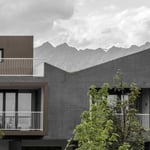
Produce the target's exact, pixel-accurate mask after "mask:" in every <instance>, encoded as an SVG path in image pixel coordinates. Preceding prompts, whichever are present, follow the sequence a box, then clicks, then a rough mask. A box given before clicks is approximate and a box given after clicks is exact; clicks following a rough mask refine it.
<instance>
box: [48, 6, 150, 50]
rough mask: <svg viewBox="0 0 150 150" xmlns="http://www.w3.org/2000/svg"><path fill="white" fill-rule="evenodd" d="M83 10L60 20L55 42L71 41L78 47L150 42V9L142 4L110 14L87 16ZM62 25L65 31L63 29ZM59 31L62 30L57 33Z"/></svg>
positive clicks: (54, 37) (56, 24)
mask: <svg viewBox="0 0 150 150" xmlns="http://www.w3.org/2000/svg"><path fill="white" fill-rule="evenodd" d="M81 14H82V15H81V16H80V13H79V10H78V11H77V13H75V14H74V15H73V17H72V18H70V19H69V20H66V21H64V20H57V21H56V23H55V26H53V31H54V30H55V31H56V32H54V33H55V34H54V33H53V36H52V37H51V38H50V41H52V42H53V43H54V44H56V45H57V44H60V43H63V42H68V43H69V44H70V45H71V46H75V47H77V48H78V49H84V48H87V47H88V48H94V49H95V48H98V47H102V48H110V47H111V46H113V45H115V46H121V47H129V46H130V45H133V44H136V45H141V44H143V43H144V42H146V41H150V8H148V7H139V8H132V9H126V10H123V11H114V9H113V10H112V13H106V12H102V11H95V12H93V13H90V12H89V13H87V14H86V15H84V16H83V13H82V12H81ZM60 28H61V30H59V29H60ZM58 30H59V32H57V31H58Z"/></svg>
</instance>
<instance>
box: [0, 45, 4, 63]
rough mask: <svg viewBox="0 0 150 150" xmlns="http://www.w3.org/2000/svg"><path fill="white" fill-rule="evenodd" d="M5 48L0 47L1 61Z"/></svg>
mask: <svg viewBox="0 0 150 150" xmlns="http://www.w3.org/2000/svg"><path fill="white" fill-rule="evenodd" d="M3 51H4V50H3V49H2V48H0V62H2V61H3Z"/></svg>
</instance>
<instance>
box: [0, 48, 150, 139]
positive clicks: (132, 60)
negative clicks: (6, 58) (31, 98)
mask: <svg viewBox="0 0 150 150" xmlns="http://www.w3.org/2000/svg"><path fill="white" fill-rule="evenodd" d="M149 58H150V50H146V51H143V52H141V53H137V54H134V55H131V56H127V57H124V58H120V59H117V60H114V61H111V62H108V63H105V64H102V65H98V66H96V67H92V68H89V69H85V70H83V71H79V72H76V73H67V72H65V71H63V70H60V69H58V68H56V67H54V66H51V65H48V64H45V77H43V78H42V77H40V78H38V77H37V78H36V77H17V78H16V77H9V78H8V77H1V78H0V83H1V82H10V83H11V82H21V83H24V82H47V83H48V89H49V90H48V97H49V98H48V135H47V136H44V137H43V139H68V138H70V137H71V136H72V131H73V129H74V127H75V126H76V125H77V124H78V123H79V122H80V115H81V113H82V112H83V111H84V110H86V109H88V108H89V98H88V96H87V92H88V89H89V86H90V85H93V84H95V85H97V86H98V87H101V85H102V84H103V83H104V82H109V83H112V77H113V75H114V74H115V73H116V71H117V69H121V71H122V72H123V74H124V78H125V80H126V81H127V82H131V81H134V82H136V83H137V84H138V85H139V86H140V87H143V88H149V87H150V59H149Z"/></svg>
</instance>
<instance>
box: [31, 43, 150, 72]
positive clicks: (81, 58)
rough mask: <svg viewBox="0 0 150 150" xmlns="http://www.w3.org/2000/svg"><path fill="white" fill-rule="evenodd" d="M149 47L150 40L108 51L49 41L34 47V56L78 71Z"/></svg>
mask: <svg viewBox="0 0 150 150" xmlns="http://www.w3.org/2000/svg"><path fill="white" fill-rule="evenodd" d="M148 48H150V42H146V43H145V44H144V45H141V46H136V45H132V46H131V47H129V48H121V47H115V46H113V47H111V48H110V49H108V51H107V52H106V51H105V50H104V49H102V48H98V49H95V50H93V49H85V50H77V49H76V48H74V47H71V46H69V45H68V44H66V43H63V44H61V45H58V46H56V47H54V46H53V45H52V44H50V43H49V42H45V43H43V44H42V45H41V46H39V47H37V48H34V58H40V59H41V58H42V59H43V60H44V61H45V62H46V63H48V64H51V65H53V66H56V67H58V68H60V69H62V70H65V71H67V72H76V71H79V70H83V69H86V68H89V67H92V66H96V65H98V64H102V63H105V62H108V61H111V60H114V59H117V58H120V57H123V56H127V55H130V54H133V53H136V52H140V51H143V50H145V49H148Z"/></svg>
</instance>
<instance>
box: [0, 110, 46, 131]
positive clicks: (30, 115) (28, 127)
mask: <svg viewBox="0 0 150 150" xmlns="http://www.w3.org/2000/svg"><path fill="white" fill-rule="evenodd" d="M0 130H4V131H5V130H8V131H43V112H41V111H34V112H33V111H27V112H25V111H17V112H15V111H7V112H0Z"/></svg>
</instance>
